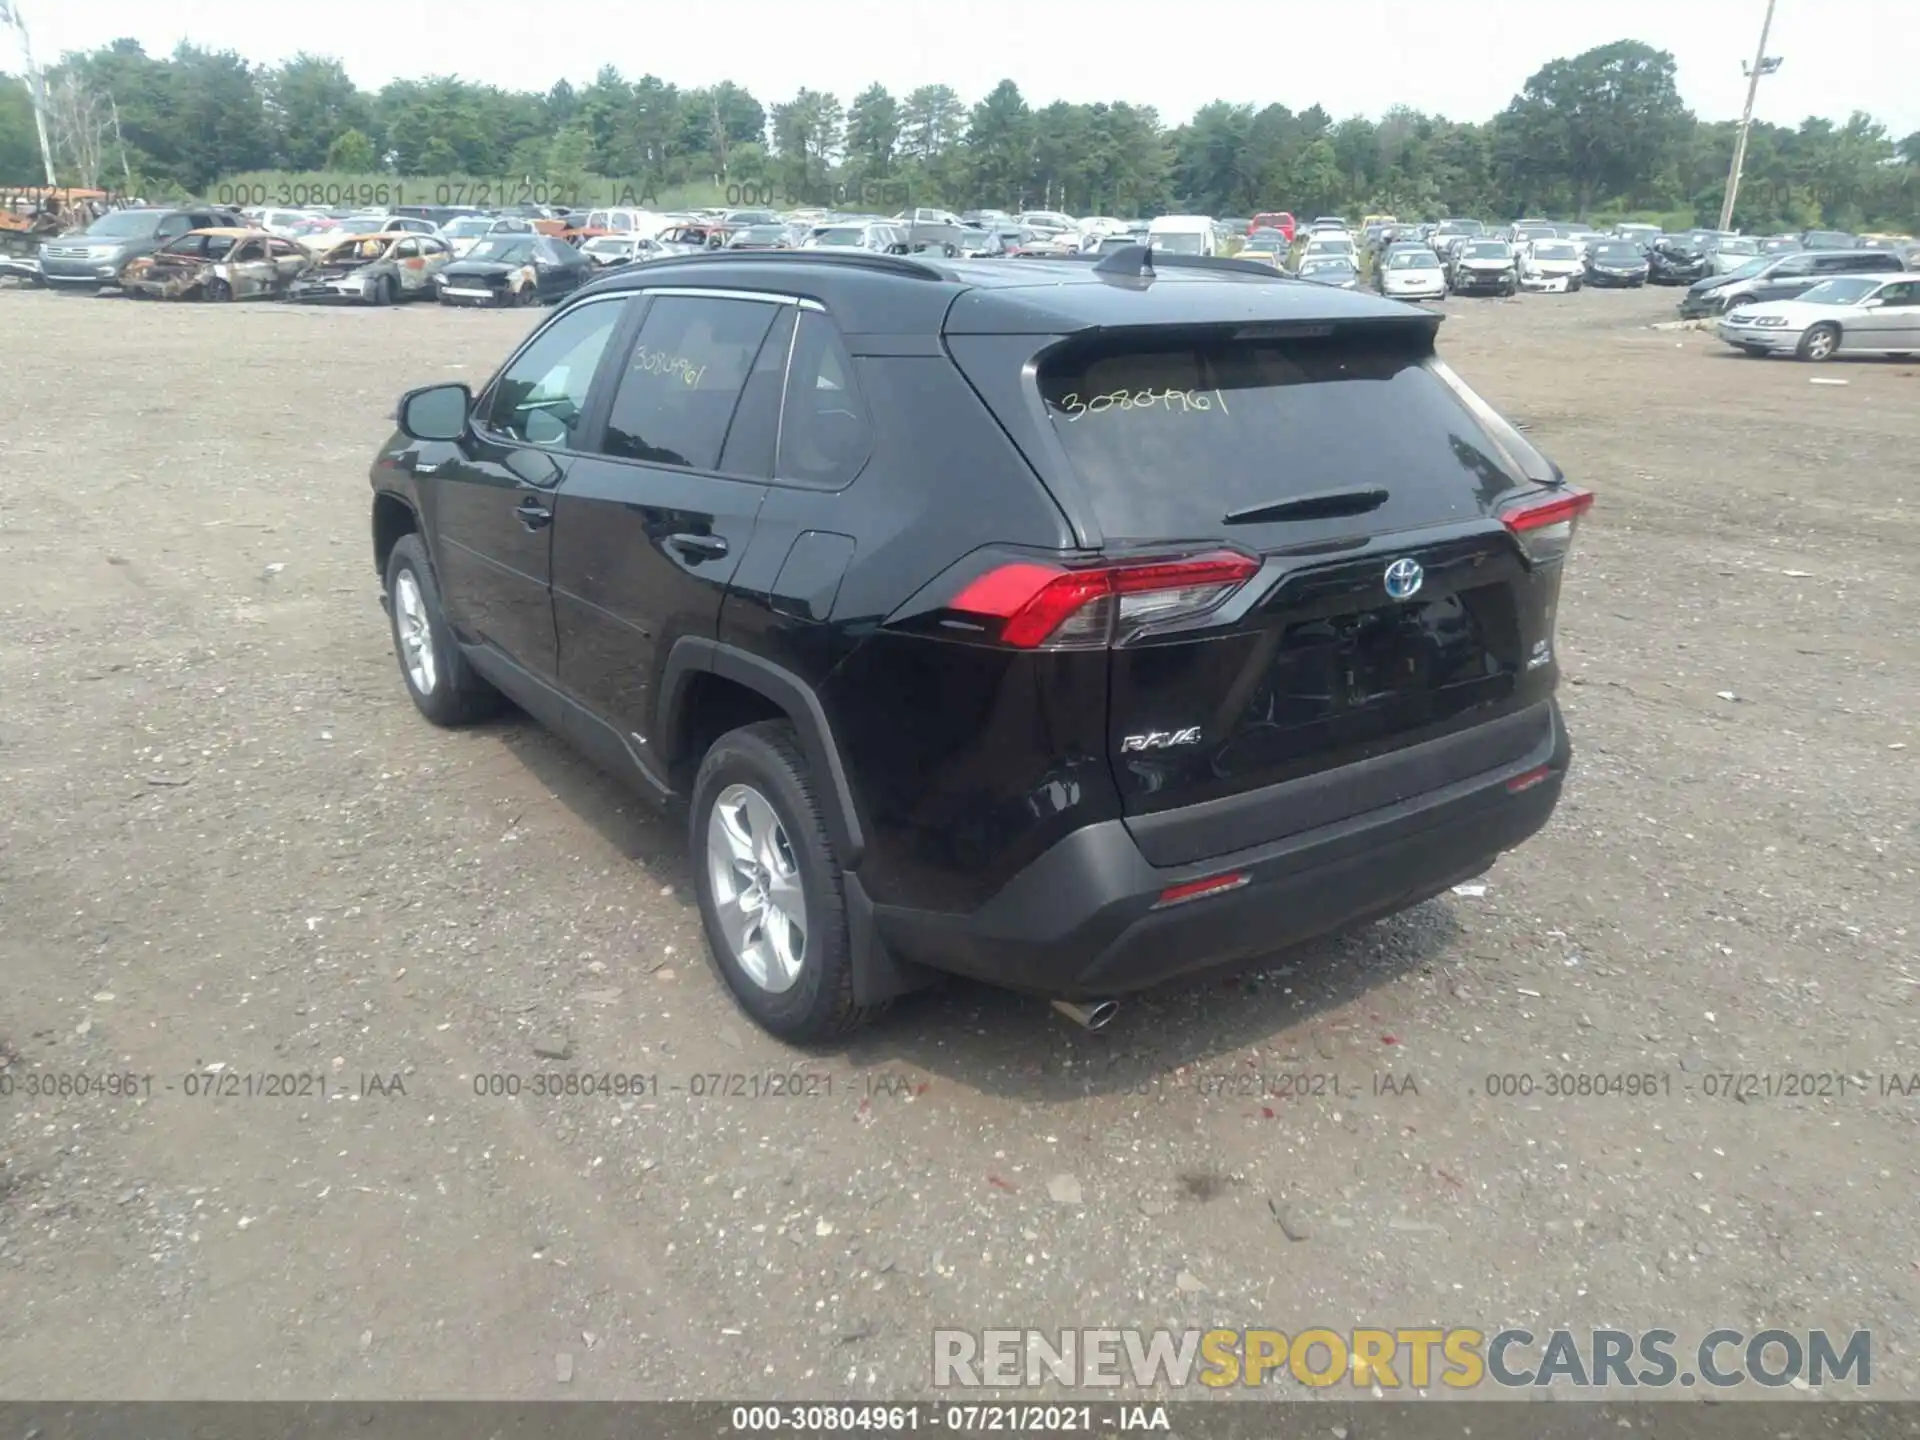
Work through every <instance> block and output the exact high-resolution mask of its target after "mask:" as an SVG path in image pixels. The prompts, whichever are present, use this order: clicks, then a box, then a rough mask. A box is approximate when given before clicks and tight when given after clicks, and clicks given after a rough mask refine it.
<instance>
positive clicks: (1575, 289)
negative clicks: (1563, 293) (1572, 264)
mask: <svg viewBox="0 0 1920 1440" xmlns="http://www.w3.org/2000/svg"><path fill="white" fill-rule="evenodd" d="M1567 293H1568V294H1569V295H1578V294H1579V293H1580V277H1579V276H1578V275H1575V276H1574V277H1573V278H1572V279H1571V280H1569V281H1567Z"/></svg>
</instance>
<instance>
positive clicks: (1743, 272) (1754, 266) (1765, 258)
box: [1724, 255, 1773, 280]
mask: <svg viewBox="0 0 1920 1440" xmlns="http://www.w3.org/2000/svg"><path fill="white" fill-rule="evenodd" d="M1772 259H1773V257H1772V256H1771V255H1762V256H1760V257H1758V258H1757V259H1753V260H1749V261H1747V263H1746V264H1744V265H1736V266H1735V267H1734V268H1733V269H1731V270H1729V271H1728V272H1727V273H1726V275H1725V277H1724V278H1725V279H1728V280H1745V279H1746V278H1747V277H1748V276H1750V275H1758V274H1759V273H1760V272H1761V271H1762V270H1764V269H1765V268H1766V267H1767V264H1768V262H1769V261H1771V260H1772Z"/></svg>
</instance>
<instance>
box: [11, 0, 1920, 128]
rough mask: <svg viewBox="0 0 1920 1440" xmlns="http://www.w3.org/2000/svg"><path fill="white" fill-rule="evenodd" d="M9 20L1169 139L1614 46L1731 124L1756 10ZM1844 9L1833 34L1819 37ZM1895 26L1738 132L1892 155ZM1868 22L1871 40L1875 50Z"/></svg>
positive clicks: (1456, 105)
mask: <svg viewBox="0 0 1920 1440" xmlns="http://www.w3.org/2000/svg"><path fill="white" fill-rule="evenodd" d="M15 3H16V4H17V5H18V6H19V8H20V9H21V10H22V11H24V12H25V14H26V17H27V20H28V23H29V25H31V27H32V29H33V33H34V44H35V49H36V51H37V52H38V53H39V57H40V58H41V60H42V62H43V63H51V62H52V61H53V60H54V59H55V58H56V57H57V56H58V55H59V54H60V53H61V52H62V51H65V50H69V49H85V48H91V47H93V46H96V45H100V44H103V43H105V42H106V41H109V40H112V39H114V38H116V37H118V36H123V35H130V36H132V37H133V38H135V39H137V40H139V41H140V43H141V44H142V45H144V46H145V47H146V48H147V50H148V51H149V52H150V53H155V54H165V53H167V52H169V51H171V50H172V49H173V47H174V45H175V44H176V43H177V42H178V41H180V40H182V39H191V40H193V41H195V42H196V43H198V44H202V45H208V46H211V47H214V48H224V49H231V50H236V51H239V52H240V53H241V54H243V55H245V56H246V57H248V58H249V59H251V60H255V61H263V62H273V61H276V60H281V59H285V58H287V57H289V56H291V55H293V54H295V53H297V52H298V51H300V50H302V49H306V50H310V51H313V52H315V53H319V54H326V55H333V56H337V57H338V58H339V59H340V60H342V61H343V62H345V64H346V67H347V69H348V71H349V72H351V74H352V75H353V77H354V79H355V80H356V81H358V82H359V83H360V84H362V85H364V86H367V87H368V88H378V87H379V86H380V85H382V84H384V83H385V82H386V81H388V80H390V79H393V78H394V77H395V76H397V75H422V74H455V75H460V76H462V77H464V78H466V79H469V80H476V81H483V82H488V83H491V84H495V85H500V86H504V87H508V88H513V89H539V90H544V89H546V88H547V87H548V86H549V85H551V84H552V83H553V82H554V81H555V80H557V79H559V78H561V77H562V76H565V77H566V78H568V79H570V80H572V81H574V82H575V83H579V82H582V81H585V80H588V79H590V78H591V77H592V75H593V73H594V71H595V70H597V69H598V68H599V67H600V66H601V65H602V64H606V63H611V64H613V65H615V66H617V67H619V69H620V70H621V71H622V72H623V73H624V74H626V75H628V76H638V75H642V74H645V73H647V72H649V71H650V72H652V73H653V74H656V75H659V76H660V77H662V78H663V79H666V80H669V81H672V82H673V83H675V84H678V85H682V86H697V85H705V84H710V83H712V82H714V81H717V80H733V81H736V82H738V83H739V84H742V85H745V86H746V87H747V88H748V89H749V90H751V91H752V92H753V93H754V95H755V96H756V97H757V98H759V99H760V100H761V101H762V102H763V103H772V102H773V101H776V100H782V99H785V98H787V97H788V96H790V95H791V94H792V93H793V92H794V91H795V90H796V89H798V88H799V87H800V86H802V85H809V86H812V87H814V88H816V89H825V90H831V91H833V92H834V93H835V94H837V95H838V96H839V97H840V99H841V100H842V101H846V100H849V99H851V98H852V96H853V95H854V94H855V93H856V92H858V91H860V90H862V89H864V88H865V87H866V86H868V85H869V84H872V83H873V82H874V81H876V80H877V81H879V82H880V83H881V84H883V85H885V86H887V87H888V89H890V90H892V91H893V92H894V93H896V94H900V93H904V92H905V91H908V90H911V89H913V88H914V87H915V86H917V85H924V84H934V83H945V84H949V85H952V86H953V87H954V88H955V89H956V90H958V91H959V92H960V95H961V98H962V99H964V100H965V101H967V102H968V103H969V104H971V103H972V102H973V101H975V100H977V99H979V98H980V97H981V96H982V95H983V94H985V93H986V91H988V90H989V89H991V88H992V87H993V86H994V84H996V83H997V82H998V81H1000V80H1001V79H1003V78H1010V79H1012V80H1013V81H1014V82H1015V83H1016V84H1018V85H1019V87H1020V89H1021V93H1022V94H1024V95H1025V96H1026V97H1027V99H1028V101H1029V102H1031V103H1035V104H1046V103H1048V102H1049V101H1052V100H1072V101H1093V100H1129V101H1134V102H1137V103H1143V104H1151V105H1155V106H1157V107H1159V110H1160V113H1161V116H1162V117H1163V118H1164V119H1165V120H1167V121H1168V122H1169V123H1177V122H1179V121H1182V120H1185V119H1187V118H1188V117H1189V116H1190V115H1192V113H1193V112H1194V110H1195V109H1196V108H1198V107H1199V106H1200V105H1203V104H1205V103H1206V102H1207V101H1209V100H1215V99H1226V100H1232V101H1236V102H1250V103H1253V104H1257V105H1265V104H1269V103H1272V102H1274V101H1278V102H1279V103H1281V104H1284V105H1287V106H1289V107H1291V108H1293V109H1295V110H1301V109H1304V108H1306V107H1307V106H1308V105H1310V104H1313V103H1314V102H1316V101H1317V102H1319V103H1320V104H1321V105H1323V106H1325V107H1326V108H1327V109H1328V110H1329V111H1331V112H1332V113H1333V114H1334V115H1335V116H1336V117H1341V116H1346V115H1350V114H1354V113H1356V112H1358V113H1364V114H1367V115H1371V116H1378V115H1379V114H1380V113H1381V112H1383V111H1384V110H1386V109H1387V108H1388V107H1389V106H1392V105H1395V104H1406V105H1411V106H1414V107H1415V108H1416V109H1420V110H1426V111H1433V112H1438V113H1440V114H1444V115H1447V116H1449V117H1450V118H1453V119H1459V120H1481V119H1485V118H1486V117H1487V116H1489V115H1491V114H1493V113H1494V112H1495V111H1497V110H1499V109H1501V108H1502V107H1503V106H1504V105H1505V104H1506V103H1507V101H1508V100H1509V99H1511V98H1512V96H1513V94H1514V92H1515V91H1517V90H1518V89H1519V88H1520V87H1521V85H1522V84H1524V83H1525V81H1526V78H1527V76H1528V75H1530V74H1532V73H1533V71H1534V70H1536V69H1537V68H1539V66H1540V65H1541V64H1543V63H1544V62H1545V61H1547V60H1550V59H1553V58H1555V57H1556V56H1562V55H1574V54H1577V53H1578V52H1580V51H1581V50H1585V49H1588V48H1590V47H1592V46H1595V45H1602V44H1605V43H1607V42H1609V41H1612V40H1619V39H1636V40H1644V41H1646V42H1647V43H1648V44H1651V45H1654V46H1657V47H1659V48H1661V49H1664V50H1671V51H1672V52H1673V54H1674V56H1675V58H1676V59H1677V61H1678V62H1679V75H1680V93H1681V95H1682V96H1683V97H1684V99H1685V100H1686V102H1687V104H1688V105H1690V106H1691V107H1692V108H1693V109H1694V111H1695V112H1696V113H1698V114H1700V115H1701V116H1703V117H1706V118H1710V119H1737V118H1738V117H1739V114H1740V107H1741V105H1742V103H1743V102H1744V100H1745V88H1746V81H1745V80H1744V78H1743V77H1742V76H1741V73H1740V65H1741V61H1742V60H1745V59H1748V58H1750V57H1751V56H1752V55H1753V53H1754V48H1755V46H1756V45H1757V43H1758V41H1759V33H1760V20H1761V16H1762V15H1763V13H1764V12H1765V9H1766V0H1568V3H1562V0H1313V3H1291V4H1290V3H1285V0H1278V3H1270V4H1267V5H1265V6H1264V7H1261V9H1260V10H1256V9H1255V8H1253V7H1248V6H1245V5H1233V6H1229V5H1228V4H1226V3H1224V0H1212V3H1201V4H1180V5H1172V4H1166V3H1159V4H1149V3H1143V0H1027V3H1012V4H1006V3H994V0H985V3H981V0H799V3H793V0H652V3H646V4H631V5H630V4H625V3H621V0H613V3H604V0H561V3H558V4H555V5H552V6H546V5H542V4H539V3H537V0H460V3H458V4H453V5H428V4H424V3H420V0H325V3H323V4H314V3H303V0H293V3H281V0H247V3H233V0H208V3H203V4H200V5H197V6H186V5H178V4H155V3H154V0H15ZM1841 9H1845V11H1846V15H1847V23H1835V22H1836V20H1838V19H1839V18H1840V17H1839V15H1838V14H1836V13H1835V12H1836V11H1839V10H1841ZM1823 12H1824V13H1823ZM1913 15H1914V12H1913V10H1912V7H1911V5H1910V4H1904V3H1900V4H1897V3H1895V0H1867V3H1865V4H1864V5H1856V6H1848V7H1842V6H1840V5H1839V3H1838V0H1817V3H1816V0H1778V10H1777V12H1776V14H1775V17H1774V24H1773V34H1772V37H1771V38H1770V40H1769V41H1768V45H1767V49H1768V52H1769V53H1770V54H1774V55H1779V56H1782V57H1784V59H1785V64H1784V65H1783V67H1782V68H1781V70H1780V71H1779V73H1778V74H1776V75H1773V76H1770V77H1769V78H1768V79H1766V80H1765V81H1763V82H1762V84H1761V88H1760V103H1759V106H1758V108H1757V110H1756V112H1755V113H1756V114H1757V115H1758V116H1759V117H1760V118H1761V119H1765V120H1772V121H1776V122H1781V123H1787V124H1798V123H1799V121H1800V120H1801V119H1802V118H1804V117H1805V116H1807V115H1827V116H1831V117H1833V118H1834V119H1836V120H1843V119H1845V118H1846V116H1847V114H1848V113H1849V112H1850V111H1852V110H1855V109H1864V110H1868V111H1871V112H1872V113H1873V114H1874V115H1875V116H1877V117H1878V118H1880V119H1881V120H1883V121H1885V122H1886V124H1887V125H1888V126H1889V128H1890V129H1891V130H1892V131H1893V133H1894V135H1895V136H1896V137H1897V136H1901V135H1905V134H1907V133H1909V132H1911V131H1913V130H1916V129H1920V80H1916V78H1915V75H1916V72H1915V68H1914V61H1915V58H1916V57H1915V49H1914V46H1913V45H1912V44H1911V43H1908V42H1910V41H1911V40H1912V39H1913V37H1914V35H1915V33H1916V32H1915V31H1914V29H1913V27H1912V26H1911V25H1910V24H1904V23H1901V22H1903V21H1909V20H1911V19H1912V18H1913ZM1876 16H1877V17H1878V18H1879V19H1880V20H1884V21H1887V22H1893V23H1892V26H1891V28H1890V29H1886V30H1885V31H1884V33H1882V32H1881V26H1880V25H1878V24H1876V23H1874V22H1875V19H1876ZM1855 21H1859V22H1863V23H1861V24H1856V23H1853V22H1855ZM1876 35H1877V36H1878V38H1877V39H1876V38H1875V37H1876ZM1896 36H1897V37H1898V40H1897V41H1896V40H1895V39H1894V37H1896ZM9 50H10V47H8V46H6V45H4V43H3V42H0V64H11V63H13V59H14V57H13V56H12V55H11V54H10V53H8V51H9Z"/></svg>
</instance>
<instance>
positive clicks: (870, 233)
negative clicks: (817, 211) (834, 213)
mask: <svg viewBox="0 0 1920 1440" xmlns="http://www.w3.org/2000/svg"><path fill="white" fill-rule="evenodd" d="M800 248H801V249H802V250H871V251H874V252H875V253H876V254H880V255H904V254H906V253H907V235H906V231H905V230H904V229H903V228H901V227H900V226H898V225H895V224H892V223H891V222H888V221H881V220H850V221H848V222H846V223H845V224H843V225H820V226H816V227H815V229H814V231H813V233H812V234H811V235H809V236H808V237H807V238H806V239H805V240H803V241H801V242H800Z"/></svg>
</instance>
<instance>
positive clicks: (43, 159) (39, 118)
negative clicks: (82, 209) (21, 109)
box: [0, 0, 60, 189]
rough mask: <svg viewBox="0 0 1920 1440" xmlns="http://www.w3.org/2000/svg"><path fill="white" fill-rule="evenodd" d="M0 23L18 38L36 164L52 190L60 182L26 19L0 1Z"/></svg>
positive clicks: (42, 80) (43, 85)
mask: <svg viewBox="0 0 1920 1440" xmlns="http://www.w3.org/2000/svg"><path fill="white" fill-rule="evenodd" d="M0 22H4V23H6V24H8V25H11V26H13V32H14V34H16V35H18V36H19V37H20V59H21V61H22V63H23V64H24V66H25V68H26V72H27V76H26V79H27V97H28V99H29V100H30V101H31V102H32V104H33V125H34V129H36V130H38V131H39V132H40V163H41V165H43V166H44V167H45V168H46V172H47V188H48V189H52V188H53V187H54V186H55V185H58V184H59V183H60V182H59V180H58V178H56V176H55V175H54V170H53V142H52V141H50V140H49V139H48V138H47V82H46V77H45V76H43V75H42V74H41V73H40V70H39V67H38V66H36V65H35V64H34V63H33V41H32V40H31V39H29V38H28V36H27V18H26V16H24V15H22V14H21V13H20V7H19V5H18V4H17V3H16V0H0Z"/></svg>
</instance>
